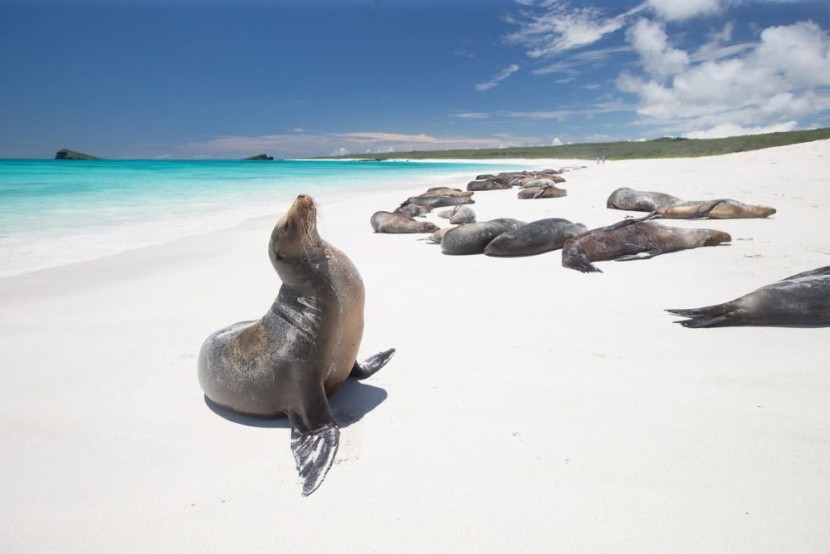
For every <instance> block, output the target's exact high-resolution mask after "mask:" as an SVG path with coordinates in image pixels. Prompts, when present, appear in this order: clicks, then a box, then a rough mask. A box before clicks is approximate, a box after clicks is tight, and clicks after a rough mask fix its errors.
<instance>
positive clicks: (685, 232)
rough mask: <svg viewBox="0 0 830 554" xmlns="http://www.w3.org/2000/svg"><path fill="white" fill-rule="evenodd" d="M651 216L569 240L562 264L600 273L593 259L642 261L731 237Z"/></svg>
mask: <svg viewBox="0 0 830 554" xmlns="http://www.w3.org/2000/svg"><path fill="white" fill-rule="evenodd" d="M652 217H653V216H647V217H645V218H640V219H626V220H624V221H620V222H619V223H615V224H613V225H609V226H608V227H601V228H599V229H594V230H592V231H588V232H587V233H583V234H582V235H579V236H578V237H574V238H572V239H568V240H567V241H566V242H565V245H564V246H563V247H562V265H563V266H565V267H569V268H571V269H576V270H578V271H582V272H583V273H588V272H594V271H596V272H600V271H601V270H600V269H599V268H597V267H596V266H594V265H593V264H592V263H591V262H599V261H604V260H617V261H628V260H642V259H647V258H653V257H654V256H659V255H660V254H665V253H667V252H675V251H677V250H685V249H688V248H697V247H699V246H715V245H718V244H721V243H724V242H729V241H731V240H732V237H730V236H729V234H728V233H724V232H723V231H717V230H714V229H679V228H677V227H666V226H665V225H660V224H657V223H653V222H651V221H646V220H647V219H651V218H652Z"/></svg>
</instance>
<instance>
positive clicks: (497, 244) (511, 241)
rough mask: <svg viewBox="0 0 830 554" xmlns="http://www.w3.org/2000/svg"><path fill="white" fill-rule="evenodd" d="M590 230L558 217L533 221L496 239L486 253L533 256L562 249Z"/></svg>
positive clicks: (492, 254) (486, 249) (491, 254)
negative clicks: (570, 240)
mask: <svg viewBox="0 0 830 554" xmlns="http://www.w3.org/2000/svg"><path fill="white" fill-rule="evenodd" d="M587 230H588V229H587V228H586V227H585V226H584V225H583V224H581V223H572V222H570V221H568V220H567V219H561V218H558V217H554V218H548V219H540V220H538V221H531V222H530V223H528V224H526V225H522V226H521V227H518V228H516V229H513V230H512V231H507V232H505V233H502V234H500V235H499V236H497V237H496V238H494V239H493V240H492V241H490V243H489V244H488V245H487V247H486V248H485V249H484V253H485V254H486V255H488V256H533V255H535V254H542V253H544V252H550V251H551V250H557V249H559V248H562V245H563V244H565V241H566V240H568V239H569V238H572V237H575V236H577V235H581V234H582V233H584V232H585V231H587Z"/></svg>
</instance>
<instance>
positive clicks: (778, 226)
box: [0, 141, 830, 552]
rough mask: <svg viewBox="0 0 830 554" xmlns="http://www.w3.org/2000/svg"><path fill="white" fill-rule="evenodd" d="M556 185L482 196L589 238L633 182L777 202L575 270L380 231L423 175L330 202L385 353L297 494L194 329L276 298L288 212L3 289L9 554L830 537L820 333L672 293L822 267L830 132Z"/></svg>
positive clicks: (659, 544) (4, 536) (2, 422)
mask: <svg viewBox="0 0 830 554" xmlns="http://www.w3.org/2000/svg"><path fill="white" fill-rule="evenodd" d="M533 163H534V165H535V164H537V163H538V162H536V161H534V162H533ZM547 165H552V166H554V167H555V166H556V165H558V164H557V163H556V162H551V163H550V164H547ZM471 177H472V176H471ZM566 178H567V179H568V182H567V183H566V184H565V185H563V186H565V187H566V188H567V189H568V196H567V197H566V198H561V199H550V200H535V201H534V200H518V199H517V198H516V192H515V191H494V192H480V193H476V195H475V198H476V204H475V205H474V206H473V208H474V209H475V210H476V212H477V214H478V216H479V219H480V220H486V219H490V218H494V217H502V216H510V217H516V218H519V219H524V220H527V221H531V220H534V219H540V218H543V217H565V218H568V219H571V220H572V221H580V222H582V223H584V224H585V225H587V226H588V227H589V228H593V227H597V226H600V225H604V224H608V223H612V222H614V221H617V220H619V219H622V218H623V217H624V216H625V215H626V212H620V211H614V210H608V209H606V208H605V200H606V198H607V197H608V195H609V193H610V192H611V191H612V190H614V189H615V188H617V187H621V186H630V187H632V188H636V189H641V190H659V191H663V192H667V193H670V194H674V195H676V196H679V197H682V198H685V199H705V198H717V197H732V198H735V199H738V200H741V201H744V202H747V203H758V204H768V205H772V206H775V207H776V208H778V210H779V211H778V214H776V215H775V216H773V217H771V218H770V219H768V220H732V221H702V222H687V221H670V222H666V223H667V224H669V225H676V226H683V227H711V228H716V229H722V230H725V231H727V232H729V233H731V234H732V237H733V242H732V245H731V246H721V247H713V248H699V249H696V250H689V251H683V252H678V253H673V254H667V255H664V256H659V257H657V258H655V259H653V260H647V261H636V262H627V263H616V262H603V263H600V264H599V267H601V269H602V270H603V271H604V273H602V274H594V275H583V274H581V273H578V272H576V271H572V270H569V269H565V268H563V267H562V266H561V258H560V254H559V252H554V253H550V254H544V255H540V256H535V257H529V258H518V259H494V258H487V257H484V256H471V257H450V256H444V255H442V254H441V252H440V249H439V247H437V246H430V245H428V244H426V243H424V242H420V241H417V240H416V239H417V236H414V235H375V234H373V233H372V232H371V229H370V227H369V216H370V215H371V214H372V213H373V212H374V211H375V210H378V209H391V208H393V207H394V206H396V205H397V204H398V203H399V202H400V201H401V200H403V199H404V198H406V196H408V195H410V194H416V193H418V192H421V191H422V190H423V189H424V188H426V187H420V186H418V187H415V188H413V189H412V190H403V191H402V190H397V191H389V192H376V193H371V194H370V195H366V196H364V197H360V198H350V199H347V200H343V201H339V202H328V203H326V202H322V203H321V206H320V208H321V212H322V214H323V215H322V217H323V219H322V221H321V224H320V225H321V233H322V235H323V236H324V238H326V239H327V240H329V241H330V242H332V243H333V244H335V245H336V246H338V247H339V248H340V249H342V250H343V251H345V252H346V253H347V254H348V255H349V256H350V257H351V259H352V260H353V261H354V263H355V264H356V265H357V267H358V268H359V269H360V271H361V273H362V275H363V279H364V281H365V284H366V290H367V305H366V331H365V334H364V339H363V345H362V348H361V357H364V356H367V355H369V354H372V353H374V352H376V351H379V350H381V349H384V348H387V347H390V346H394V347H396V348H397V349H398V353H397V355H396V356H395V358H393V360H392V361H391V362H390V364H389V365H388V366H387V367H385V368H384V369H383V370H382V371H381V372H380V373H378V374H377V375H376V376H374V377H373V378H372V379H370V380H368V381H364V382H362V383H359V384H358V383H351V384H349V385H348V386H347V387H346V388H345V389H344V390H342V391H341V392H339V393H338V394H337V395H335V397H334V398H333V399H332V404H333V407H334V410H335V414H336V417H337V418H338V419H339V420H340V421H341V423H343V425H344V427H343V430H342V435H341V445H340V451H339V453H338V456H337V459H336V462H335V465H334V466H333V467H332V469H331V471H330V472H329V475H328V477H327V479H326V481H325V482H324V483H323V485H322V486H321V488H320V489H319V490H318V491H317V492H316V493H315V494H313V495H312V496H310V497H308V498H303V497H301V496H300V484H299V479H298V478H297V476H296V470H295V467H294V461H293V458H292V455H291V450H290V448H289V429H288V428H287V427H286V425H285V423H284V421H276V422H255V421H251V420H241V421H230V420H228V419H226V418H223V417H221V416H220V415H218V414H216V413H214V412H213V411H211V410H210V409H209V408H208V407H207V406H206V404H205V402H204V400H203V396H202V393H201V391H200V389H199V385H198V383H197V381H196V355H197V353H198V349H199V346H200V345H201V342H202V340H203V339H204V338H205V336H207V335H208V334H209V333H210V332H212V331H213V330H215V329H217V328H219V327H222V326H225V325H228V324H230V323H233V322H235V321H239V320H243V319H253V318H257V317H259V316H260V315H262V314H263V313H264V312H265V310H266V309H267V308H268V306H269V305H270V303H271V301H272V299H273V297H274V296H275V295H276V292H277V288H278V286H279V281H278V280H277V278H276V276H275V274H274V272H273V270H272V268H271V266H270V265H269V262H268V259H267V256H266V244H267V240H268V236H269V232H270V228H271V225H272V223H273V222H274V221H275V220H276V219H277V217H278V216H279V215H281V214H275V215H274V217H273V218H265V219H259V220H253V221H249V222H246V223H244V224H242V225H240V226H239V227H237V228H234V229H232V230H227V231H221V232H215V233H211V234H207V235H203V236H198V237H191V238H187V239H184V240H179V241H176V242H172V243H168V244H165V245H161V246H155V247H151V248H145V249H140V250H135V251H131V252H127V253H124V254H120V255H117V256H112V257H108V258H102V259H98V260H94V261H90V262H84V263H79V264H74V265H70V266H65V267H60V268H55V269H50V270H45V271H40V272H36V273H30V274H26V275H21V276H15V277H9V278H4V279H0V490H1V491H2V494H0V515H1V516H2V521H3V524H2V527H0V550H2V551H3V552H15V551H25V552H69V551H84V552H102V551H108V552H112V551H114V552H124V551H136V552H151V551H167V552H182V551H194V552H195V551H198V552H206V551H207V552H230V551H236V552H257V551H259V552H265V551H267V552H276V551H281V552H322V551H327V552H344V551H371V552H388V551H392V550H393V549H394V550H401V551H427V550H429V551H443V552H450V551H458V550H459V549H462V548H463V549H465V550H471V551H491V552H500V551H506V550H510V551H517V550H525V551H528V550H531V551H548V552H550V551H558V552H565V551H576V552H596V551H604V552H703V551H708V552H808V551H812V552H818V551H827V550H828V549H830V524H828V522H830V463H828V462H830V402H828V399H830V356H829V355H828V352H829V351H828V345H830V329H828V328H751V327H747V328H723V329H700V330H696V329H685V328H683V327H681V326H679V325H675V324H673V323H672V321H674V320H675V319H677V318H674V317H673V316H671V315H669V314H666V313H665V312H664V311H663V310H664V309H665V308H677V307H682V308H688V307H698V306H702V305H707V304H712V303H719V302H723V301H726V300H730V299H732V298H735V297H737V296H739V295H742V294H744V293H747V292H750V291H752V290H754V289H755V288H757V287H760V286H762V285H765V284H767V283H770V282H772V281H775V280H778V279H781V278H783V277H786V276H788V275H791V274H794V273H797V272H800V271H804V270H807V269H812V268H815V267H819V266H824V265H828V264H830V218H828V206H830V141H821V142H813V143H809V144H803V145H796V146H788V147H782V148H776V149H769V150H762V151H756V152H749V153H742V154H735V155H728V156H720V157H712V158H701V159H680V160H645V161H624V162H607V163H605V164H604V165H596V164H594V163H589V167H588V168H586V169H582V170H578V171H574V172H571V173H568V174H567V175H566ZM457 185H460V186H463V185H464V183H457ZM308 192H309V193H311V194H313V193H314V191H313V190H311V191H308ZM430 219H431V220H432V221H436V222H439V223H441V224H444V225H445V224H446V220H440V219H439V218H437V217H435V216H431V218H430Z"/></svg>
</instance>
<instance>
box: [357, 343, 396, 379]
mask: <svg viewBox="0 0 830 554" xmlns="http://www.w3.org/2000/svg"><path fill="white" fill-rule="evenodd" d="M394 353H395V349H394V348H390V349H389V350H384V351H383V352H378V353H377V354H375V355H374V356H370V357H368V358H366V359H365V360H363V362H362V363H358V362H357V361H355V363H354V366H353V367H352V372H351V373H350V374H349V377H354V378H355V379H357V380H362V379H367V378H369V377H371V376H372V375H374V374H375V373H377V372H378V370H380V368H382V367H383V366H385V365H386V363H387V362H388V361H389V360H390V359H392V355H393V354H394Z"/></svg>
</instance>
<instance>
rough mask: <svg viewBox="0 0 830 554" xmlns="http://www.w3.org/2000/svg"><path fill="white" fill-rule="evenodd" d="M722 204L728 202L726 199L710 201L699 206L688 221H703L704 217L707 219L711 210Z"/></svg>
mask: <svg viewBox="0 0 830 554" xmlns="http://www.w3.org/2000/svg"><path fill="white" fill-rule="evenodd" d="M724 202H728V199H726V198H720V199H718V200H711V201H709V202H706V203H705V204H701V205H700V207H698V209H696V210H695V211H694V213H693V214H691V215H690V216H689V219H703V218H705V217H709V214H710V213H712V210H714V209H715V208H716V207H718V206H719V205H720V204H723V203H724Z"/></svg>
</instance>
